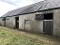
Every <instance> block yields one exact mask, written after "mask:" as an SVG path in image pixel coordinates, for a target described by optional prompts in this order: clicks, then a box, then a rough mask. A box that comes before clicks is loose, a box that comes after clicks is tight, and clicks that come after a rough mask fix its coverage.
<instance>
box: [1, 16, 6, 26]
mask: <svg viewBox="0 0 60 45" xmlns="http://www.w3.org/2000/svg"><path fill="white" fill-rule="evenodd" d="M2 20H3V21H4V26H6V18H5V17H4V18H3V19H2Z"/></svg>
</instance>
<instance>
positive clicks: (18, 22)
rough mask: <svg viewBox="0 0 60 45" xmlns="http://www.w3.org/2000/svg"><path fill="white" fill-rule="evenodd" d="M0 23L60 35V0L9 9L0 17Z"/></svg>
mask: <svg viewBox="0 0 60 45" xmlns="http://www.w3.org/2000/svg"><path fill="white" fill-rule="evenodd" d="M0 25H1V26H6V27H11V28H17V29H21V30H24V31H29V32H36V33H46V34H50V35H56V36H60V0H55V1H54V0H45V1H41V2H38V3H35V4H32V5H29V6H26V7H23V8H19V9H16V10H12V11H9V12H7V13H6V14H5V15H3V16H1V17H0Z"/></svg>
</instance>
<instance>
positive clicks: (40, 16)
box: [35, 14, 44, 20]
mask: <svg viewBox="0 0 60 45" xmlns="http://www.w3.org/2000/svg"><path fill="white" fill-rule="evenodd" d="M35 19H36V20H43V19H44V15H43V14H36V18H35Z"/></svg>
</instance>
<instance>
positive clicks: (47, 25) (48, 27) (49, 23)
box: [43, 13, 53, 35]
mask: <svg viewBox="0 0 60 45" xmlns="http://www.w3.org/2000/svg"><path fill="white" fill-rule="evenodd" d="M43 32H44V33H45V34H49V35H52V34H53V13H47V14H44V21H43Z"/></svg>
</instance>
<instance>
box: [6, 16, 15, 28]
mask: <svg viewBox="0 0 60 45" xmlns="http://www.w3.org/2000/svg"><path fill="white" fill-rule="evenodd" d="M6 26H7V27H11V28H15V17H6Z"/></svg>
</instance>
